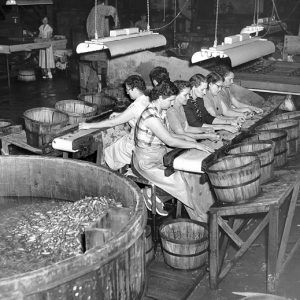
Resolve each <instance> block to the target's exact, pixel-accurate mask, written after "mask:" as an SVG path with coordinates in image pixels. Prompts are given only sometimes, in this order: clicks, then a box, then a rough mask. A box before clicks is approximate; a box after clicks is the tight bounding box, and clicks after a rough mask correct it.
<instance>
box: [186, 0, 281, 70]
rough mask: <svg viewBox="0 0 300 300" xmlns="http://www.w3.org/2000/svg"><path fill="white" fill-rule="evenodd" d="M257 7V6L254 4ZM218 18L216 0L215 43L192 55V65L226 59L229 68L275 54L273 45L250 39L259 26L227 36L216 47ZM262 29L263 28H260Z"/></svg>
mask: <svg viewBox="0 0 300 300" xmlns="http://www.w3.org/2000/svg"><path fill="white" fill-rule="evenodd" d="M256 5H258V4H256ZM218 17H219V0H217V8H216V24H215V41H214V45H213V47H210V48H208V49H207V48H206V49H204V48H202V49H201V51H198V52H196V53H194V54H193V56H192V58H191V62H192V63H196V62H199V61H204V60H207V59H210V58H213V57H220V58H226V57H228V58H229V59H230V60H231V66H232V67H235V66H238V65H241V64H243V63H246V62H248V61H251V60H254V59H257V58H259V57H262V56H265V55H269V54H271V53H274V52H275V45H274V44H273V43H272V42H270V41H268V40H266V39H262V38H260V37H257V36H256V37H252V36H251V35H250V33H253V32H255V33H258V31H260V30H261V28H260V27H259V25H252V26H249V28H248V29H245V30H244V31H243V30H242V32H241V33H240V34H236V35H232V36H228V37H225V38H224V42H223V43H222V44H221V45H218V42H217V31H218ZM262 29H264V28H262Z"/></svg>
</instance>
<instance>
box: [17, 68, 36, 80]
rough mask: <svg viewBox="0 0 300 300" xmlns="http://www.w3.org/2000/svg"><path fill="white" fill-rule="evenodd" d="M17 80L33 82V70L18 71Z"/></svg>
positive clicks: (34, 78)
mask: <svg viewBox="0 0 300 300" xmlns="http://www.w3.org/2000/svg"><path fill="white" fill-rule="evenodd" d="M18 80H20V81H27V82H29V81H35V80H36V76H35V72H34V70H33V69H31V70H19V73H18Z"/></svg>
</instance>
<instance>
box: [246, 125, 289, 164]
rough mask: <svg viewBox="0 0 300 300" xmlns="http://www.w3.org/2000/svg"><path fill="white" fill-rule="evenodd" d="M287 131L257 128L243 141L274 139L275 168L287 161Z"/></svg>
mask: <svg viewBox="0 0 300 300" xmlns="http://www.w3.org/2000/svg"><path fill="white" fill-rule="evenodd" d="M286 139H287V133H286V132H285V131H284V130H279V129H272V130H257V131H255V132H254V133H252V134H250V135H248V137H246V138H245V139H243V140H242V142H243V143H244V142H253V141H269V140H270V141H273V142H274V143H275V148H274V168H278V167H282V166H284V165H285V164H286V163H287V143H286Z"/></svg>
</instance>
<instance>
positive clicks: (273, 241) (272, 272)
mask: <svg viewBox="0 0 300 300" xmlns="http://www.w3.org/2000/svg"><path fill="white" fill-rule="evenodd" d="M278 218H279V207H278V205H277V204H274V205H271V207H270V211H269V237H268V257H267V291H268V292H271V293H274V292H275V290H276V286H277V282H278V274H277V272H276V262H277V255H278V221H279V220H278Z"/></svg>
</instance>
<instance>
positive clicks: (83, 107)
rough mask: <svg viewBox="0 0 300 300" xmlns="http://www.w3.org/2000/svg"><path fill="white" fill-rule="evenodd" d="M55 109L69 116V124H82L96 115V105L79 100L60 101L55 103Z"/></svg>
mask: <svg viewBox="0 0 300 300" xmlns="http://www.w3.org/2000/svg"><path fill="white" fill-rule="evenodd" d="M55 108H56V109H57V110H59V111H62V112H63V113H66V114H67V115H68V116H69V124H78V123H80V122H84V121H85V120H86V119H87V118H89V117H92V116H95V115H96V113H97V105H95V104H92V103H89V102H85V101H80V100H61V101H58V102H56V103H55Z"/></svg>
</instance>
